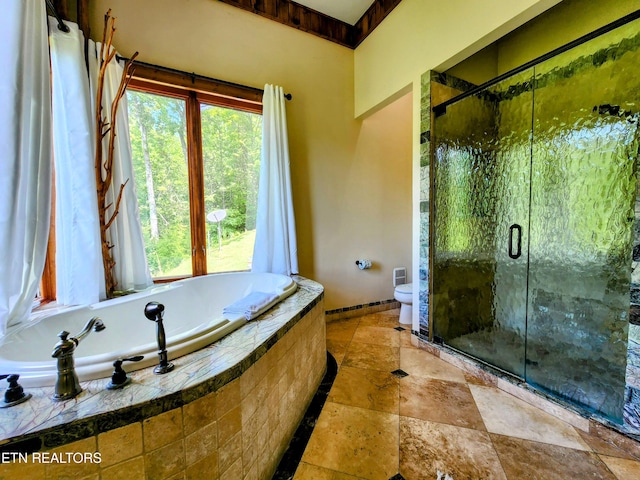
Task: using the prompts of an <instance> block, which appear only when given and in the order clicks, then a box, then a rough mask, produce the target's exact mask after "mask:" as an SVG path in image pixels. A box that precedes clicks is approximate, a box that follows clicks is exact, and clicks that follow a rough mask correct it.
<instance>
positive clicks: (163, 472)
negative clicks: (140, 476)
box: [144, 439, 185, 478]
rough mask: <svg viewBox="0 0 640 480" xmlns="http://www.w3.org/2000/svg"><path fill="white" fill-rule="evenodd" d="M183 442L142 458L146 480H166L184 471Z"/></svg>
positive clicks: (159, 449)
mask: <svg viewBox="0 0 640 480" xmlns="http://www.w3.org/2000/svg"><path fill="white" fill-rule="evenodd" d="M184 458H185V456H184V440H183V439H180V440H178V441H176V442H173V443H170V444H168V445H165V446H164V447H162V448H158V449H157V450H154V451H152V452H151V453H147V454H145V456H144V468H145V471H146V473H147V478H167V477H170V476H171V475H177V474H180V473H181V472H183V471H184V468H185V459H184Z"/></svg>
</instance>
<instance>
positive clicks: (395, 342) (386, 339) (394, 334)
mask: <svg viewBox="0 0 640 480" xmlns="http://www.w3.org/2000/svg"><path fill="white" fill-rule="evenodd" d="M351 341H352V342H360V343H370V344H374V345H387V346H389V347H399V346H400V332H398V331H397V330H394V329H393V328H385V327H377V326H362V325H358V328H356V331H355V333H354V334H353V339H352V340H351Z"/></svg>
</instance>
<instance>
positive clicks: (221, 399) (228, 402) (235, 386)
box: [216, 379, 241, 418]
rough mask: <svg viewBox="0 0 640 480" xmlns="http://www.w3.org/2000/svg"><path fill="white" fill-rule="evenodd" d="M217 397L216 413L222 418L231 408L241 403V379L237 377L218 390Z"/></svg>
mask: <svg viewBox="0 0 640 480" xmlns="http://www.w3.org/2000/svg"><path fill="white" fill-rule="evenodd" d="M217 393H218V395H217V397H216V414H217V417H218V418H220V417H222V416H223V415H224V414H226V413H227V412H228V411H229V410H231V409H232V408H234V407H237V406H238V405H240V401H241V397H240V380H239V379H235V380H233V381H232V382H230V383H227V384H226V385H225V386H224V387H222V388H221V389H220V390H218V392H217Z"/></svg>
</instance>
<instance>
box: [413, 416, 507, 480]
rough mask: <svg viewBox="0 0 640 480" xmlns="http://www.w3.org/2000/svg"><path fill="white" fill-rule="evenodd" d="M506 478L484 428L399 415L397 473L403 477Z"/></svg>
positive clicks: (496, 479) (503, 479) (414, 478)
mask: <svg viewBox="0 0 640 480" xmlns="http://www.w3.org/2000/svg"><path fill="white" fill-rule="evenodd" d="M438 472H441V473H443V474H448V475H450V476H451V477H453V478H454V479H456V480H457V479H463V478H468V479H491V480H507V477H506V476H505V474H504V471H503V469H502V466H501V465H500V461H499V459H498V456H497V454H496V452H495V450H494V449H493V445H492V443H491V439H490V438H489V435H488V434H487V433H486V432H479V431H476V430H471V429H468V428H460V427H455V426H452V425H443V424H439V423H433V422H428V421H426V420H420V419H417V418H409V417H402V416H401V417H400V474H401V475H402V476H403V477H404V478H405V479H406V480H422V479H434V480H435V479H437V478H440V477H439V476H438Z"/></svg>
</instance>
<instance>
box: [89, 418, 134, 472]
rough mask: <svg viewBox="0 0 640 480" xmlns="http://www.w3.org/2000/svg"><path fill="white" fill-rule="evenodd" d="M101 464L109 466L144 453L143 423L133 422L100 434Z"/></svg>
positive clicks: (99, 450)
mask: <svg viewBox="0 0 640 480" xmlns="http://www.w3.org/2000/svg"><path fill="white" fill-rule="evenodd" d="M97 451H98V452H100V456H101V460H102V461H101V466H102V467H108V466H110V465H114V464H116V463H119V462H123V461H125V460H128V459H130V458H133V457H136V456H139V455H142V451H143V447H142V425H141V424H140V423H139V422H137V423H132V424H131V425H127V426H125V427H120V428H116V429H114V430H110V431H108V432H104V433H101V434H100V435H98V450H97Z"/></svg>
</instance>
